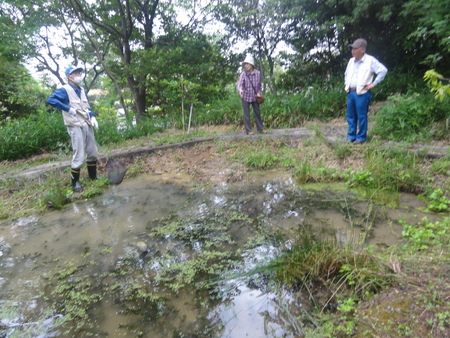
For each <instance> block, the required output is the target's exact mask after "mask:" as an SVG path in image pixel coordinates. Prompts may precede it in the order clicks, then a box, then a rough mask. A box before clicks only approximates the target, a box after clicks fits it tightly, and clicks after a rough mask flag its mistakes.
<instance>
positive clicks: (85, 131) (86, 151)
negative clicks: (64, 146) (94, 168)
mask: <svg viewBox="0 0 450 338" xmlns="http://www.w3.org/2000/svg"><path fill="white" fill-rule="evenodd" d="M67 132H68V133H69V135H70V139H71V140H72V150H73V157H72V164H71V168H72V169H80V168H81V166H82V165H83V163H84V157H85V155H86V160H87V161H88V162H90V161H97V158H98V149H97V143H96V142H95V137H94V131H93V130H92V127H90V126H88V125H85V126H83V127H69V126H67Z"/></svg>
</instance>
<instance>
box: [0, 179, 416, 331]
mask: <svg viewBox="0 0 450 338" xmlns="http://www.w3.org/2000/svg"><path fill="white" fill-rule="evenodd" d="M395 200H396V203H397V206H396V207H395V208H394V207H387V206H383V205H379V204H376V203H371V202H368V201H365V200H363V199H361V196H360V195H356V194H355V192H351V191H347V190H346V189H344V188H343V187H336V186H335V187H327V186H320V187H319V186H314V185H311V186H300V185H297V184H295V183H294V181H293V180H292V178H290V177H278V176H274V175H267V176H259V177H254V178H251V179H249V180H247V181H246V182H243V183H242V182H241V183H238V184H232V185H228V184H218V185H217V186H215V187H214V188H211V189H205V188H203V187H193V186H192V185H191V183H190V182H189V178H187V177H183V176H156V177H155V176H149V177H145V178H140V179H137V180H132V181H125V182H123V183H122V184H121V185H119V186H115V187H112V188H110V189H109V190H108V191H107V192H106V193H105V194H104V195H102V196H100V197H97V198H94V199H92V200H90V201H87V202H77V203H74V204H72V205H70V206H68V207H67V208H66V209H65V210H63V211H58V212H50V213H48V214H46V215H44V216H32V217H27V218H23V219H19V220H15V221H13V222H7V223H3V224H1V226H0V288H1V289H0V290H1V291H0V305H1V310H0V320H1V322H0V337H4V336H5V337H72V336H77V337H82V336H89V335H97V336H110V337H118V336H123V337H138V336H142V337H168V336H174V337H176V336H185V337H188V336H192V337H194V336H195V337H245V336H249V337H281V336H283V337H294V336H300V335H301V333H302V331H301V325H299V322H298V319H296V318H299V316H301V312H299V311H300V310H299V308H301V300H299V299H298V298H296V297H297V296H294V295H290V294H289V293H287V292H281V291H278V292H274V291H273V290H272V289H271V288H269V287H268V284H267V280H265V279H264V277H263V276H262V275H260V274H258V273H250V274H249V273H248V272H249V271H254V269H256V268H258V266H261V265H263V264H264V263H265V262H267V261H268V260H270V259H271V258H273V257H276V256H277V255H279V254H280V253H281V251H282V250H283V249H284V248H289V246H290V245H292V243H293V242H294V240H295V238H296V236H297V235H298V229H299V227H303V228H304V227H307V228H308V229H310V231H312V232H314V233H315V234H317V235H318V236H323V237H327V238H334V239H336V240H337V241H338V242H340V243H342V244H347V243H349V242H352V243H353V244H354V245H356V246H361V247H364V246H367V245H375V246H377V245H392V244H395V243H396V242H397V241H398V240H399V238H400V235H401V227H400V226H399V225H397V224H396V223H395V220H398V219H400V218H406V220H407V221H408V220H410V221H414V220H417V218H418V217H420V218H421V217H422V215H421V212H420V211H419V210H418V209H417V208H418V207H421V206H422V205H421V203H420V202H419V201H418V200H417V199H416V198H415V197H414V196H410V195H400V196H398V198H395Z"/></svg>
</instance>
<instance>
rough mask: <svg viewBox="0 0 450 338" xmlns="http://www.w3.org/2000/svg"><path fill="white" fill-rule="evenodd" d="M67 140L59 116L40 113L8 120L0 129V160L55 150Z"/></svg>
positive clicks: (15, 158)
mask: <svg viewBox="0 0 450 338" xmlns="http://www.w3.org/2000/svg"><path fill="white" fill-rule="evenodd" d="M68 138H69V136H68V135H67V131H66V128H65V127H64V124H63V122H62V116H61V114H52V113H43V112H42V113H38V114H35V115H30V116H28V117H26V118H24V119H21V120H9V121H7V122H6V123H5V124H4V125H3V126H2V127H1V129H0V160H17V159H21V158H26V157H29V156H32V155H35V154H39V153H42V152H44V151H51V150H55V149H57V148H58V146H59V145H61V144H64V143H66V142H67V140H68Z"/></svg>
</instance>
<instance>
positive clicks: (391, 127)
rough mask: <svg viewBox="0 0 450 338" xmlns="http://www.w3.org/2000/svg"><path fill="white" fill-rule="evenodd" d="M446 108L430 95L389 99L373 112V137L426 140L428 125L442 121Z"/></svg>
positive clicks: (446, 105)
mask: <svg viewBox="0 0 450 338" xmlns="http://www.w3.org/2000/svg"><path fill="white" fill-rule="evenodd" d="M449 108H450V107H449V104H448V103H446V102H442V103H441V102H438V101H436V100H434V98H433V96H432V95H431V94H430V93H425V94H418V93H415V94H412V95H394V96H391V97H389V98H388V103H387V104H386V105H384V106H382V107H381V108H380V109H379V110H378V111H377V113H376V116H375V121H376V124H375V128H374V130H373V134H375V135H379V136H381V137H383V138H386V139H390V140H394V141H416V140H417V139H429V138H431V136H432V135H431V133H430V132H429V130H428V129H429V127H430V125H432V124H433V123H435V122H436V121H440V120H443V119H444V118H445V117H446V111H448V110H449Z"/></svg>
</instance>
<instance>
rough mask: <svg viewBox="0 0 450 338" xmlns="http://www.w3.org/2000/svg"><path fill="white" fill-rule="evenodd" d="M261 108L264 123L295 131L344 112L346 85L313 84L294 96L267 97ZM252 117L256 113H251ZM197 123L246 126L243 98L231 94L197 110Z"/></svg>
mask: <svg viewBox="0 0 450 338" xmlns="http://www.w3.org/2000/svg"><path fill="white" fill-rule="evenodd" d="M264 97H265V99H266V100H265V102H264V104H262V105H261V114H262V117H263V121H264V124H265V125H266V126H267V127H269V128H292V127H296V126H299V125H303V124H304V122H305V121H307V120H314V119H317V120H322V121H326V120H329V119H332V118H335V117H338V116H342V114H343V113H344V112H345V102H346V95H345V92H344V90H343V85H337V84H336V85H335V84H332V83H328V84H326V85H324V84H320V85H314V86H310V87H308V88H306V89H305V90H303V91H301V92H299V93H294V94H281V95H273V94H270V93H269V94H265V95H264ZM252 116H253V113H252ZM195 120H196V122H197V123H198V124H236V125H242V124H243V112H242V105H241V98H240V97H239V95H237V93H236V92H233V91H231V90H230V91H229V93H228V95H227V96H225V97H221V98H219V99H217V100H215V101H213V102H212V103H211V104H208V105H205V106H204V107H200V108H198V109H197V113H196V116H195Z"/></svg>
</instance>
